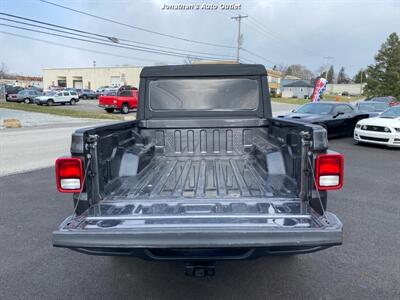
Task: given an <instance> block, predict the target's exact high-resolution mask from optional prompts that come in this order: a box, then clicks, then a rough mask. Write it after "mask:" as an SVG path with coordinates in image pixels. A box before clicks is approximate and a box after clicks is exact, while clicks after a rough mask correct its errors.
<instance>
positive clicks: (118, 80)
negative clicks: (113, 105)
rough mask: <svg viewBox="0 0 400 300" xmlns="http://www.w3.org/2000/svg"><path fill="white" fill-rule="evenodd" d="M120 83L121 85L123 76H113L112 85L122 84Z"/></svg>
mask: <svg viewBox="0 0 400 300" xmlns="http://www.w3.org/2000/svg"><path fill="white" fill-rule="evenodd" d="M120 85H121V77H119V76H111V86H120Z"/></svg>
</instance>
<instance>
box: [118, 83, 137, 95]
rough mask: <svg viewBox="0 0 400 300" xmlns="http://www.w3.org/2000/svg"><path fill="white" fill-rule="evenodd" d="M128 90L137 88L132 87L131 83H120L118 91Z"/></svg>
mask: <svg viewBox="0 0 400 300" xmlns="http://www.w3.org/2000/svg"><path fill="white" fill-rule="evenodd" d="M128 90H137V87H134V86H132V85H122V86H120V87H119V88H118V93H121V92H122V91H128Z"/></svg>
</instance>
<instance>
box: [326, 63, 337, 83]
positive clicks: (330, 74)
mask: <svg viewBox="0 0 400 300" xmlns="http://www.w3.org/2000/svg"><path fill="white" fill-rule="evenodd" d="M326 77H327V78H326V80H328V83H333V78H334V77H335V71H334V70H333V66H331V67H330V68H329V70H328V73H327V76H326Z"/></svg>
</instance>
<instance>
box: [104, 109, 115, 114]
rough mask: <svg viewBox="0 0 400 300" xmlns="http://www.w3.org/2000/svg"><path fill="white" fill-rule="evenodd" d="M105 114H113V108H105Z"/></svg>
mask: <svg viewBox="0 0 400 300" xmlns="http://www.w3.org/2000/svg"><path fill="white" fill-rule="evenodd" d="M106 112H108V113H110V114H111V113H112V112H114V108H106Z"/></svg>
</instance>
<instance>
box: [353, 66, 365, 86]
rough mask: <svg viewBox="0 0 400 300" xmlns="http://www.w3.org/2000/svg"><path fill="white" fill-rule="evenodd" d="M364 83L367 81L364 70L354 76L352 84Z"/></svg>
mask: <svg viewBox="0 0 400 300" xmlns="http://www.w3.org/2000/svg"><path fill="white" fill-rule="evenodd" d="M366 81H367V72H366V70H362V69H361V70H360V71H358V72H357V74H356V75H355V76H354V82H355V83H365V82H366Z"/></svg>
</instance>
